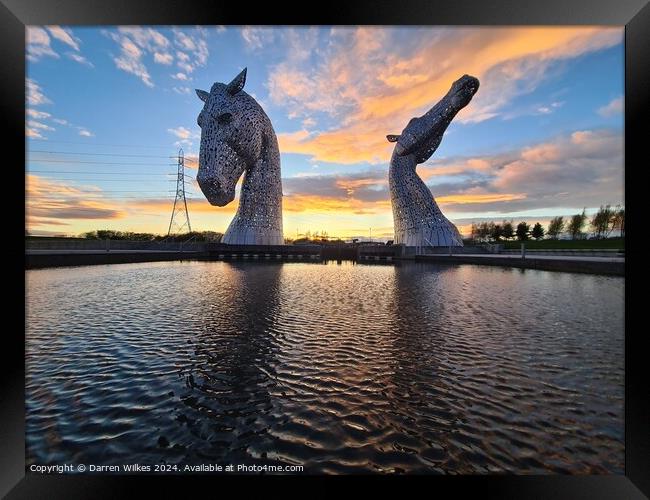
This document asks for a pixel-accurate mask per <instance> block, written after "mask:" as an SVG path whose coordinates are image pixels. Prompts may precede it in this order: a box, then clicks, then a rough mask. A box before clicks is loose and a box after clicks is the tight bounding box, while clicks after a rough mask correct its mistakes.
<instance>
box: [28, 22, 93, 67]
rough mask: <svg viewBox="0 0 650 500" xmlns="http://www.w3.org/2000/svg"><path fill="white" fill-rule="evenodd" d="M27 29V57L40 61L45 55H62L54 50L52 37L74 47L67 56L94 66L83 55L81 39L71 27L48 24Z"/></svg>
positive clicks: (32, 60)
mask: <svg viewBox="0 0 650 500" xmlns="http://www.w3.org/2000/svg"><path fill="white" fill-rule="evenodd" d="M26 31H27V59H28V60H29V61H31V62H38V61H39V60H40V59H41V58H43V57H53V58H55V59H59V58H60V55H59V53H58V52H56V51H55V50H54V48H53V47H52V43H51V42H52V39H55V40H57V42H60V43H63V44H64V45H67V46H68V47H70V48H72V49H74V50H73V51H67V52H66V53H65V55H66V57H68V58H69V59H71V60H73V61H75V62H78V63H79V64H83V65H85V66H88V67H90V68H92V67H94V65H93V63H91V62H90V61H89V60H88V59H86V58H85V57H84V56H83V55H81V47H80V44H81V40H80V39H79V38H77V37H76V36H75V35H74V34H73V33H72V30H71V29H69V28H62V27H61V26H46V27H44V28H42V27H38V26H28V27H27V30H26ZM48 32H49V34H48ZM50 37H51V38H50Z"/></svg>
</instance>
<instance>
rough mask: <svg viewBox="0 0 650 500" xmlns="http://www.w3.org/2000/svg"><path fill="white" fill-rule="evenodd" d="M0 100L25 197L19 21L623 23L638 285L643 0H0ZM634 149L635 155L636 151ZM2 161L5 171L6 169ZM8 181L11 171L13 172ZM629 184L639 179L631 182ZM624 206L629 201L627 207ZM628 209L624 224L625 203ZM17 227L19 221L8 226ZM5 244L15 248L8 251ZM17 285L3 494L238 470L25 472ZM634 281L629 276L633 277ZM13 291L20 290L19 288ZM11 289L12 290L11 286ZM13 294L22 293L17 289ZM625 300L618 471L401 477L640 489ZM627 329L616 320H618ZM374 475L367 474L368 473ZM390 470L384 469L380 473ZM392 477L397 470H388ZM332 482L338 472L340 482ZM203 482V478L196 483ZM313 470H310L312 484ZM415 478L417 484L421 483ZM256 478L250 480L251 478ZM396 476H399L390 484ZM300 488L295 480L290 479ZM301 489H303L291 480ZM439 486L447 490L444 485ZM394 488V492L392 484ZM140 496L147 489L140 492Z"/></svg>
mask: <svg viewBox="0 0 650 500" xmlns="http://www.w3.org/2000/svg"><path fill="white" fill-rule="evenodd" d="M0 2H1V3H2V5H0V19H1V21H0V23H1V26H2V28H1V29H0V37H1V38H2V41H1V42H0V50H1V51H2V55H3V57H2V64H1V65H0V71H1V72H2V77H1V78H0V86H1V87H2V92H1V93H0V100H1V105H2V108H1V109H2V115H3V121H4V123H5V125H6V126H7V127H6V130H5V134H4V143H5V148H4V149H5V152H8V151H11V150H12V149H16V150H17V151H18V154H17V155H16V156H17V160H16V161H15V162H13V164H11V166H9V165H8V164H6V165H5V168H6V171H5V175H6V176H7V175H8V176H9V178H8V179H6V180H5V182H7V184H8V185H11V186H12V189H11V191H12V192H14V195H15V196H16V198H17V203H16V205H13V206H14V207H16V206H20V203H23V206H24V191H23V192H21V191H20V188H19V187H17V186H21V185H22V186H24V182H25V181H24V172H20V171H19V169H18V168H17V166H18V165H19V164H20V163H21V161H22V162H23V165H24V150H21V147H20V145H21V144H24V141H25V132H24V131H25V122H24V119H25V104H24V96H25V32H24V29H25V26H26V25H48V24H61V25H102V24H104V25H125V24H126V25H134V24H138V25H147V24H148V25H194V24H204V25H205V24H210V25H213V24H225V25H240V24H264V25H307V24H336V25H396V24H402V25H621V26H622V25H625V164H626V168H625V185H626V193H625V194H626V196H625V198H626V200H625V202H626V205H627V207H626V208H627V214H628V223H627V228H626V229H627V235H628V236H627V239H628V244H627V249H626V280H625V291H626V296H627V298H628V301H629V300H630V297H632V295H631V291H632V286H636V287H637V290H636V293H637V294H638V293H641V290H640V285H639V284H638V283H639V282H640V278H639V277H636V276H634V274H632V275H630V273H628V272H627V271H628V270H629V269H630V266H631V265H632V263H633V262H634V261H635V260H636V257H635V256H634V253H635V249H636V248H637V247H636V245H635V244H634V243H630V242H633V241H635V239H638V236H635V234H634V227H635V226H634V224H635V222H634V221H635V220H636V219H638V216H637V215H636V214H638V213H639V212H638V211H639V210H640V208H639V207H638V206H637V205H636V203H635V202H634V199H633V197H632V196H631V193H630V191H631V190H629V189H627V188H628V187H631V185H632V182H631V180H632V175H634V174H635V173H634V172H633V170H634V165H635V164H636V163H638V167H637V168H639V169H643V168H644V167H645V166H646V163H647V159H644V158H643V157H642V156H641V153H642V150H643V149H646V148H644V146H645V144H644V142H647V139H646V138H645V137H643V135H645V127H644V126H643V125H644V122H645V121H646V119H645V118H646V117H645V115H644V113H647V112H648V111H649V110H650V106H649V105H650V99H649V95H650V84H649V82H650V57H649V55H650V5H649V4H648V3H647V1H646V0H609V1H605V0H544V1H543V2H532V1H531V0H526V1H524V0H520V1H516V0H500V1H499V0H491V1H480V0H453V1H452V0H448V1H446V2H440V1H430V0H429V1H427V0H401V1H399V2H395V1H394V0H374V1H373V0H366V1H358V0H357V1H355V2H345V3H339V2H337V3H331V4H323V5H320V6H317V7H316V8H314V9H309V8H307V7H305V4H301V6H300V7H299V6H294V5H293V4H290V3H287V4H284V5H283V4H281V3H278V2H267V3H260V2H255V3H252V2H251V3H250V6H249V7H248V8H244V7H243V5H242V3H241V2H225V1H218V2H217V1H211V2H208V1H200V0H185V1H179V0H165V1H161V0H158V1H156V0H137V1H136V0H112V1H106V0H105V1H102V0H50V1H48V0H0ZM637 160H638V161H637ZM7 170H10V171H9V172H7ZM12 176H15V182H11V181H13V180H14V177H12ZM637 183H638V181H637ZM630 207H631V210H630ZM11 212H15V213H16V216H15V217H14V219H12V220H11V226H10V232H9V233H8V234H9V238H10V239H11V240H14V241H15V242H16V245H15V247H14V248H12V250H11V251H8V252H9V253H7V255H8V256H9V258H10V259H12V258H13V259H19V255H22V256H23V257H22V258H24V247H23V246H22V245H20V244H19V243H17V242H21V241H23V236H24V233H23V231H24V217H23V215H24V213H23V215H21V214H20V211H19V210H17V209H15V208H13V209H11ZM630 213H631V214H632V228H633V229H632V230H631V231H630V230H629V228H630V224H629V220H630V218H629V214H630ZM19 231H21V232H20V233H19ZM14 252H15V254H14ZM11 269H12V270H13V271H12V272H15V275H13V277H15V278H16V282H15V283H16V284H15V285H14V286H12V288H11V291H10V294H11V295H13V296H14V297H15V298H16V300H18V305H17V306H16V308H14V314H17V316H18V323H17V324H16V326H14V327H7V328H5V329H4V339H3V348H2V350H3V351H4V354H5V356H6V361H5V363H3V364H2V365H1V366H0V369H1V370H2V377H1V378H0V395H1V399H0V411H1V412H2V420H1V423H2V425H1V426H0V450H1V451H0V454H1V456H0V460H1V462H0V494H2V495H7V498H10V499H16V498H48V499H49V498H66V499H71V498H121V497H124V496H130V494H132V493H134V491H135V490H134V486H135V484H136V483H138V484H140V483H142V482H144V483H145V484H144V486H145V488H146V491H147V493H148V494H150V495H152V496H153V495H154V494H156V493H160V494H161V496H162V497H168V496H173V494H172V492H173V491H174V489H176V488H180V490H178V491H183V492H184V493H183V495H187V491H188V490H187V487H188V486H189V485H190V483H191V485H193V486H196V485H200V486H202V487H205V486H207V487H208V488H211V489H212V490H210V489H208V490H207V491H213V492H215V493H218V494H219V493H221V494H225V493H224V490H222V489H221V486H219V489H218V490H215V489H213V488H214V486H215V484H216V485H223V484H225V483H224V481H227V482H229V483H230V482H232V481H233V480H237V477H223V476H218V477H209V476H185V477H178V476H138V477H135V476H119V477H116V476H80V475H72V476H70V475H49V476H46V475H43V476H40V475H35V474H28V475H25V456H24V451H25V447H24V403H25V398H24V378H25V368H24V360H25V347H24V345H25V342H24V340H25V338H24V329H23V330H22V332H21V330H20V325H21V323H23V325H24V315H23V316H22V320H23V321H21V315H20V314H21V313H20V304H22V307H23V311H24V297H25V295H24V272H23V269H21V268H20V267H19V266H15V265H13V266H11ZM633 283H636V285H633ZM21 290H22V291H21ZM21 294H22V295H21ZM21 297H22V298H21ZM630 314H631V310H630V307H628V308H626V330H625V331H626V334H625V475H624V476H623V475H610V476H557V475H548V476H462V477H458V476H456V477H454V476H426V477H422V476H418V477H414V476H409V477H406V478H404V479H406V480H409V481H410V480H418V481H419V482H421V484H420V486H421V487H425V488H427V491H428V492H435V493H436V495H437V496H440V495H441V494H442V496H443V497H446V496H451V495H452V494H453V496H454V498H456V497H458V496H459V495H460V496H463V495H466V494H471V495H473V496H479V497H484V496H488V497H495V498H554V499H562V498H571V499H576V498H589V499H601V498H616V499H627V498H629V499H637V498H645V497H646V496H650V463H649V460H648V456H649V452H650V425H649V423H650V404H649V401H650V398H649V392H648V386H647V385H646V383H645V380H646V378H647V374H646V371H647V370H646V351H645V350H644V349H643V346H644V344H645V342H644V338H643V337H644V329H643V328H642V327H636V328H632V327H631V324H632V323H631V321H632V320H631V318H630ZM628 325H629V326H630V328H627V326H628ZM349 478H350V477H349V476H346V477H345V478H319V479H325V480H326V481H324V482H326V483H329V484H334V485H343V484H346V483H347V482H348V479H349ZM244 479H245V481H244V482H239V488H240V489H239V493H240V494H241V493H244V492H245V491H246V490H247V489H248V487H249V486H250V485H253V484H254V485H256V486H259V481H251V478H250V477H246V478H244ZM258 479H262V480H264V481H263V482H266V481H269V482H270V483H271V484H270V485H268V486H263V487H265V488H268V487H272V486H273V485H279V483H278V481H282V486H281V487H282V488H283V489H284V488H285V487H286V486H288V485H287V483H289V485H293V484H296V483H294V481H296V480H297V481H304V480H305V479H309V478H308V477H305V476H293V477H289V478H287V477H277V476H273V477H270V476H269V477H266V478H258ZM373 479H374V477H373ZM376 479H377V482H378V483H379V485H381V487H382V488H383V487H384V485H389V484H391V485H394V481H387V480H386V479H387V478H382V477H377V478H376ZM388 479H391V478H388ZM393 479H399V478H393ZM342 481H343V482H342ZM206 482H210V485H206V484H205V483H206ZM322 482H323V481H322V480H321V483H322ZM425 482H426V484H424V483H425ZM255 483H257V484H255ZM406 484H407V483H406V482H402V481H398V487H399V488H400V490H398V491H399V492H401V491H402V490H403V488H404V486H405V485H406ZM299 491H300V490H299ZM302 491H303V492H304V494H310V493H309V490H302ZM445 493H448V494H449V495H445ZM402 494H403V493H402ZM147 496H149V495H147Z"/></svg>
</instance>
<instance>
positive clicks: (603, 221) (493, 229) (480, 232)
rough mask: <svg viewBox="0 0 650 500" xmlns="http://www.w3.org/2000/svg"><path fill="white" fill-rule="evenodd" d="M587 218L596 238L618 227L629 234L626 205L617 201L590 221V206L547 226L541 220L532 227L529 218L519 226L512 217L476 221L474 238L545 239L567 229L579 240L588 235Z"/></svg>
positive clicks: (559, 234)
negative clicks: (588, 210) (626, 226)
mask: <svg viewBox="0 0 650 500" xmlns="http://www.w3.org/2000/svg"><path fill="white" fill-rule="evenodd" d="M587 222H589V229H591V237H592V238H595V239H602V238H608V237H609V236H610V235H611V234H612V233H613V232H615V231H617V232H618V234H619V236H620V237H625V207H623V206H621V205H617V206H616V207H614V208H612V207H611V206H610V205H604V206H601V207H600V209H599V210H598V212H596V213H595V214H594V215H593V216H592V218H591V220H589V221H588V216H587V214H586V210H585V209H583V210H582V212H581V213H579V214H575V215H572V216H571V217H568V218H567V219H566V220H565V219H564V217H563V216H559V217H553V218H552V219H551V220H550V222H549V224H548V226H547V227H546V229H544V227H543V226H542V225H541V224H540V223H539V222H537V223H535V224H534V225H533V226H532V227H531V226H530V225H529V224H528V223H527V222H525V221H522V222H520V223H518V224H517V225H516V226H515V225H514V223H513V221H512V220H510V221H505V220H504V221H503V222H502V223H494V222H480V223H478V224H472V228H471V235H470V239H471V240H472V241H481V242H488V241H495V242H499V241H502V240H505V241H509V240H512V239H515V238H516V239H517V240H519V241H526V240H528V239H529V238H534V239H536V240H541V239H542V238H544V237H546V239H551V240H556V239H558V238H559V237H560V236H561V235H562V234H565V233H566V234H567V235H568V236H569V237H570V238H571V239H572V240H578V239H584V238H586V237H587V236H588V233H587V232H585V228H586V226H587Z"/></svg>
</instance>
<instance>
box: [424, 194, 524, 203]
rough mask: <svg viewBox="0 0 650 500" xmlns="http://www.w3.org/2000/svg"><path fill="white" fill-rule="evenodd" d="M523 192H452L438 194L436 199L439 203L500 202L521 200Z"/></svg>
mask: <svg viewBox="0 0 650 500" xmlns="http://www.w3.org/2000/svg"><path fill="white" fill-rule="evenodd" d="M525 198H526V195H525V194H524V193H516V194H515V193H484V194H453V195H449V196H440V197H438V198H436V201H437V202H438V203H439V204H440V205H451V204H456V205H464V204H472V203H502V202H504V201H513V200H523V199H525Z"/></svg>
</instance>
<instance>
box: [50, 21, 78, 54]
mask: <svg viewBox="0 0 650 500" xmlns="http://www.w3.org/2000/svg"><path fill="white" fill-rule="evenodd" d="M47 30H48V31H49V32H50V35H52V36H53V37H54V38H56V39H57V40H60V41H61V42H63V43H65V44H66V45H69V46H70V47H72V48H73V49H74V50H76V51H77V52H78V51H79V50H80V48H79V43H80V40H79V39H78V38H76V37H75V36H74V35H73V34H72V31H71V30H70V29H67V28H62V27H61V26H48V27H47Z"/></svg>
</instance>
